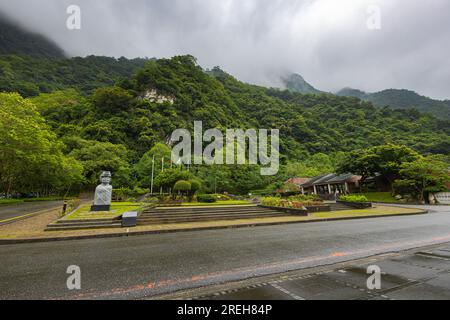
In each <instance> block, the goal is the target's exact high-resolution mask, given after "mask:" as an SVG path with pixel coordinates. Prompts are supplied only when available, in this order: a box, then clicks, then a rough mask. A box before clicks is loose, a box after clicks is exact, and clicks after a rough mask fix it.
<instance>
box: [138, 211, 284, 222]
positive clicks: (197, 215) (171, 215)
mask: <svg viewBox="0 0 450 320" xmlns="http://www.w3.org/2000/svg"><path fill="white" fill-rule="evenodd" d="M286 216H290V215H289V214H288V213H283V212H280V211H276V210H272V209H268V208H261V207H258V206H229V207H220V206H217V207H194V208H190V207H178V208H153V209H149V210H146V211H144V212H143V213H142V214H141V215H140V216H139V218H138V225H151V224H169V223H189V222H202V221H218V220H236V219H255V218H270V217H286Z"/></svg>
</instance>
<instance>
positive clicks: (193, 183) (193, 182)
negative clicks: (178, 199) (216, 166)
mask: <svg viewBox="0 0 450 320" xmlns="http://www.w3.org/2000/svg"><path fill="white" fill-rule="evenodd" d="M189 182H190V184H191V191H192V193H196V192H197V191H198V190H200V188H201V187H202V184H201V182H200V181H198V180H189Z"/></svg>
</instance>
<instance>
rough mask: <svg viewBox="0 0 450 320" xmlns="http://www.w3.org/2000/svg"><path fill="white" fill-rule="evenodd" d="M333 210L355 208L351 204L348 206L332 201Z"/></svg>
mask: <svg viewBox="0 0 450 320" xmlns="http://www.w3.org/2000/svg"><path fill="white" fill-rule="evenodd" d="M330 208H331V211H343V210H353V209H355V208H352V207H350V206H346V205H345V204H342V203H330Z"/></svg>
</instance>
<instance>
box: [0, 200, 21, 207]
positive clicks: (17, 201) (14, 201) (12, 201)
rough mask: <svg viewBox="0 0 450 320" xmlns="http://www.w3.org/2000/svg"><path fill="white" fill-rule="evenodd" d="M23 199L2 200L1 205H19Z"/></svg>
mask: <svg viewBox="0 0 450 320" xmlns="http://www.w3.org/2000/svg"><path fill="white" fill-rule="evenodd" d="M22 202H23V200H22V199H0V206H1V205H8V204H17V203H22Z"/></svg>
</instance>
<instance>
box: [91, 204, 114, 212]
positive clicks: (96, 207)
mask: <svg viewBox="0 0 450 320" xmlns="http://www.w3.org/2000/svg"><path fill="white" fill-rule="evenodd" d="M110 209H111V206H110V205H93V206H92V207H91V211H92V212H99V211H110Z"/></svg>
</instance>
